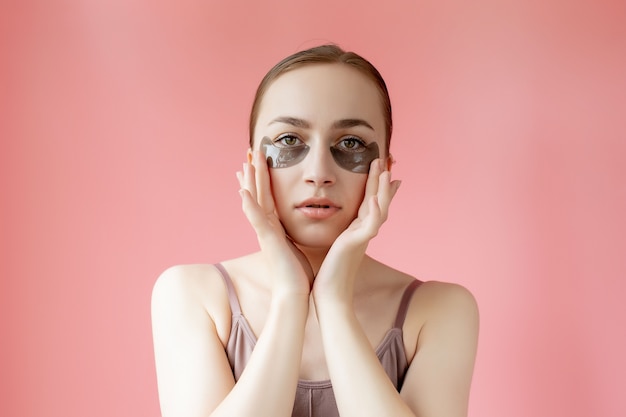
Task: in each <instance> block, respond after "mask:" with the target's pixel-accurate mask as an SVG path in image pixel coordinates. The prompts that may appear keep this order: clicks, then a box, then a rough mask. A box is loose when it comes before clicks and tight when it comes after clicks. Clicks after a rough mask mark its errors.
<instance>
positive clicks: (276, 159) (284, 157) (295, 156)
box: [261, 136, 309, 168]
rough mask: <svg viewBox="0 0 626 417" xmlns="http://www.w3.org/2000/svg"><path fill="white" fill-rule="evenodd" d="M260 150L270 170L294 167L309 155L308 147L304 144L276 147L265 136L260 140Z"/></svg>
mask: <svg viewBox="0 0 626 417" xmlns="http://www.w3.org/2000/svg"><path fill="white" fill-rule="evenodd" d="M261 149H262V150H263V154H264V155H265V157H266V158H267V165H268V166H269V167H270V168H288V167H291V166H294V165H295V164H297V163H298V162H300V161H302V160H303V159H304V157H305V156H306V154H307V153H309V147H308V146H306V145H304V144H303V145H298V146H290V147H282V146H276V145H274V143H273V142H272V141H271V140H270V138H268V137H267V136H265V137H264V138H263V139H262V140H261Z"/></svg>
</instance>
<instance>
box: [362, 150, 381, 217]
mask: <svg viewBox="0 0 626 417" xmlns="http://www.w3.org/2000/svg"><path fill="white" fill-rule="evenodd" d="M380 161H381V159H374V160H373V161H372V163H371V164H370V170H369V173H368V175H367V182H366V183H365V193H364V195H363V202H362V203H361V206H360V207H359V213H358V217H365V216H367V215H368V212H369V203H368V201H369V199H370V198H371V197H373V196H375V195H376V194H377V193H378V181H379V178H378V177H379V176H380V172H381V162H380Z"/></svg>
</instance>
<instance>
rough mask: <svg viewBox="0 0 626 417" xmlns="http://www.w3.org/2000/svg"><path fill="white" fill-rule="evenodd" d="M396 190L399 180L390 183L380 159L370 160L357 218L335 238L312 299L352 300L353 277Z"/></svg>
mask: <svg viewBox="0 0 626 417" xmlns="http://www.w3.org/2000/svg"><path fill="white" fill-rule="evenodd" d="M399 187H400V181H398V180H393V181H392V180H391V172H390V171H389V170H387V169H385V161H384V160H383V159H376V160H374V161H372V164H371V165H370V171H369V174H368V178H367V182H366V184H365V195H364V197H363V202H362V203H361V206H360V208H359V211H358V215H357V217H356V219H354V220H353V221H352V223H350V225H349V226H348V227H347V228H346V230H344V231H343V233H341V234H340V235H339V236H338V237H337V239H336V240H335V242H334V243H333V245H332V246H331V248H330V250H329V251H328V254H327V255H326V258H325V259H324V262H323V263H322V266H321V267H320V270H319V272H318V274H317V276H316V278H315V282H314V284H313V296H314V297H315V298H316V299H317V298H318V297H320V296H323V297H327V296H338V297H340V298H342V299H344V300H346V301H350V300H351V299H352V291H353V281H354V277H355V275H356V272H357V270H358V268H359V265H360V264H361V260H362V259H363V256H364V255H365V250H366V249H367V245H368V243H369V241H370V240H371V239H372V238H373V237H374V236H376V235H377V234H378V230H379V229H380V227H381V226H382V224H383V223H384V222H385V220H387V217H388V214H389V206H390V204H391V200H392V199H393V197H394V196H395V194H396V192H397V191H398V188H399ZM340 277H341V278H340Z"/></svg>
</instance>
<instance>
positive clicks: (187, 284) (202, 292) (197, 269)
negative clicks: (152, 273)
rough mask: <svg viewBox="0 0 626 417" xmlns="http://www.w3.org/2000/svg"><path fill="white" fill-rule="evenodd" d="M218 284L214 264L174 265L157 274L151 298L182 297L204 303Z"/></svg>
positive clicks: (217, 274)
mask: <svg viewBox="0 0 626 417" xmlns="http://www.w3.org/2000/svg"><path fill="white" fill-rule="evenodd" d="M219 284H221V281H220V279H219V272H218V271H217V269H216V268H215V266H214V265H209V264H190V265H176V266H172V267H170V268H168V269H166V270H165V271H163V272H162V273H161V275H159V277H158V278H157V280H156V282H155V284H154V287H153V290H152V298H153V300H157V301H159V300H162V299H167V300H171V301H174V300H176V299H184V301H193V302H201V303H204V301H206V299H207V297H210V295H211V294H213V293H215V292H216V291H215V290H216V289H218V288H219V287H220V285H219ZM221 287H223V284H222V285H221ZM217 292H219V291H217Z"/></svg>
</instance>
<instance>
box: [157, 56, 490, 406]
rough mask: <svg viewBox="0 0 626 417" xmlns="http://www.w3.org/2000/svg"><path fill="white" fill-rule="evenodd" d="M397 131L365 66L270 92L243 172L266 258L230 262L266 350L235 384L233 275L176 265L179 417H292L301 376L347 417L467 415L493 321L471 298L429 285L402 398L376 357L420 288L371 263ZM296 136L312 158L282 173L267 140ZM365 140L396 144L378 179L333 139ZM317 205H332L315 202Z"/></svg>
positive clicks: (165, 278) (170, 312) (162, 311)
mask: <svg viewBox="0 0 626 417" xmlns="http://www.w3.org/2000/svg"><path fill="white" fill-rule="evenodd" d="M303 97H306V99H305V100H303V99H302V98H303ZM345 120H360V121H363V122H365V123H360V122H359V123H356V124H355V123H350V124H346V123H343V125H342V123H341V121H345ZM384 131H385V129H384V120H383V116H382V110H381V105H380V100H379V97H378V92H377V90H376V88H375V86H374V84H373V83H372V82H371V81H370V80H368V79H367V78H366V77H364V76H363V75H361V74H360V73H358V72H357V71H356V70H354V69H352V68H349V67H346V66H343V65H339V64H317V65H310V66H307V67H303V68H299V69H296V70H292V71H290V72H287V73H285V74H283V75H281V76H280V77H279V78H278V79H277V80H276V81H274V82H273V84H272V85H271V86H270V87H269V89H268V90H267V92H266V95H265V97H264V98H263V102H262V105H261V108H260V112H259V117H258V120H257V123H256V128H255V131H254V149H251V150H249V151H248V158H247V161H246V162H245V163H244V165H243V169H242V171H240V172H238V173H237V177H238V180H239V184H240V187H241V189H240V195H241V198H242V208H243V211H244V213H245V215H246V217H247V219H248V221H249V222H250V224H251V226H252V227H253V229H254V230H255V232H256V235H257V238H258V242H259V246H260V251H259V252H257V253H253V254H250V255H247V256H244V257H242V258H237V259H233V260H229V261H226V262H223V263H222V264H223V265H224V267H225V268H226V269H227V270H228V272H229V274H230V275H231V277H232V279H233V282H234V285H235V288H236V291H237V295H238V297H239V301H240V303H241V307H242V310H243V313H244V315H245V316H246V318H247V320H248V322H249V323H250V325H251V327H252V329H253V331H254V333H255V335H256V336H257V339H258V340H257V345H256V347H255V350H254V352H253V354H252V356H251V357H250V360H249V362H248V364H247V366H246V368H245V370H244V372H243V374H242V376H241V378H240V379H239V381H237V383H235V381H234V380H233V376H232V371H231V369H230V366H229V364H228V359H227V357H226V353H225V346H226V343H227V341H228V337H229V332H230V326H231V312H230V307H229V305H228V297H227V293H226V289H225V286H224V284H223V281H222V278H221V277H220V276H219V274H218V273H217V271H216V270H215V268H214V267H213V266H210V265H185V266H177V267H173V268H170V269H168V270H167V271H165V272H164V273H163V274H162V275H161V276H160V277H159V279H158V280H157V283H156V284H155V287H154V291H153V298H152V317H153V334H154V345H155V356H156V365H157V377H158V384H159V396H160V401H161V409H162V412H163V415H164V416H177V417H183V416H185V417H186V416H189V417H191V416H233V415H240V416H247V415H254V416H272V417H275V416H290V415H291V411H292V407H293V399H294V395H295V388H296V383H297V381H298V379H308V380H324V379H330V380H331V381H332V384H333V390H334V392H335V397H336V400H337V405H338V408H339V412H340V414H341V415H342V416H360V417H362V416H383V415H390V416H420V417H460V416H466V415H467V404H468V399H469V389H470V383H471V376H472V371H473V364H474V357H475V354H476V343H477V334H478V312H477V307H476V303H475V300H474V298H473V297H472V295H471V294H470V293H469V292H468V291H467V290H466V289H464V288H463V287H460V286H458V285H454V284H446V283H440V282H426V283H424V284H422V285H421V286H420V287H419V288H418V290H417V291H416V292H415V294H414V296H413V298H412V299H411V302H410V306H409V311H408V314H407V318H406V321H405V323H404V327H403V336H404V337H403V338H404V345H405V346H404V347H405V351H406V354H407V358H408V360H409V363H410V367H409V370H408V371H407V375H406V378H405V381H404V384H403V387H402V390H401V392H399V393H398V392H397V391H396V389H395V388H394V387H393V385H392V384H391V382H390V380H389V378H388V377H387V375H386V373H385V372H384V369H383V368H382V366H381V365H380V362H379V360H378V358H377V356H376V354H375V351H374V349H375V347H376V346H378V344H379V342H380V341H381V340H382V338H383V336H384V334H385V333H386V332H387V330H388V329H389V328H390V327H391V323H393V319H394V317H395V314H396V311H397V305H398V303H399V301H400V298H401V296H402V293H403V291H404V289H405V288H406V286H407V285H408V284H409V283H410V282H412V281H413V280H414V278H413V277H411V276H409V275H407V274H404V273H402V272H399V271H396V270H394V269H392V268H390V267H388V266H386V265H384V264H382V263H380V262H378V261H376V260H374V259H372V258H371V257H369V256H367V255H366V249H367V245H368V243H369V241H370V240H371V239H372V238H373V237H374V236H376V234H377V233H378V230H379V229H380V227H381V226H382V224H383V223H384V222H385V220H386V219H387V216H388V212H389V207H390V204H391V201H392V199H393V197H394V195H395V194H396V192H397V190H398V188H399V186H400V183H399V181H396V180H392V179H391V173H390V171H389V168H390V166H391V163H392V159H391V156H389V155H388V150H387V149H386V148H385V137H384ZM286 134H290V135H292V136H294V137H295V138H296V139H297V140H300V141H303V142H305V143H306V144H307V145H308V146H309V147H310V151H309V154H308V155H307V156H306V158H305V159H304V160H303V161H302V162H300V163H298V164H296V165H294V166H291V167H288V168H281V169H268V167H267V163H266V161H265V158H264V156H263V155H262V153H261V152H259V151H258V148H259V142H260V140H261V138H262V137H264V136H267V137H269V138H272V139H273V140H276V139H279V138H281V137H284V135H286ZM281 135H283V136H281ZM354 136H356V137H358V138H360V139H362V140H363V141H365V142H366V143H371V142H377V143H378V145H379V148H380V149H381V150H383V151H382V152H381V154H382V156H383V157H382V158H380V159H377V160H375V161H373V162H372V164H371V167H370V171H369V174H360V173H354V172H350V171H348V170H345V169H342V168H341V167H339V166H338V165H337V164H336V163H335V162H334V161H333V159H332V156H331V155H330V152H329V147H330V146H331V145H333V144H337V143H339V142H341V141H343V140H345V138H346V137H354ZM283 140H284V139H283ZM294 140H295V139H294V138H289V139H288V140H287V142H288V143H292V142H293V141H294ZM341 143H342V144H353V142H350V141H347V142H345V141H344V142H341ZM311 198H314V199H315V198H317V199H321V198H323V199H325V200H323V201H322V200H315V201H314V202H319V201H322V202H323V203H324V204H323V205H327V206H330V207H329V208H326V209H323V208H322V209H311V208H306V207H305V206H306V204H305V203H306V202H310V200H309V199H311ZM277 358H280V360H277ZM355 398H358V399H359V400H358V401H355V400H354V399H355Z"/></svg>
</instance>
